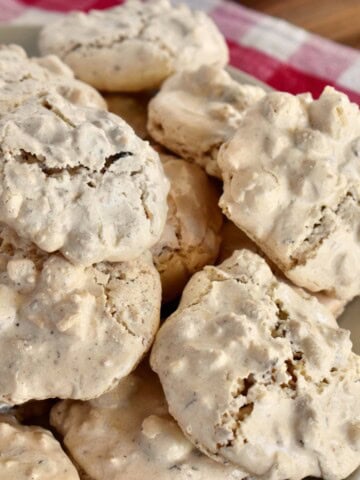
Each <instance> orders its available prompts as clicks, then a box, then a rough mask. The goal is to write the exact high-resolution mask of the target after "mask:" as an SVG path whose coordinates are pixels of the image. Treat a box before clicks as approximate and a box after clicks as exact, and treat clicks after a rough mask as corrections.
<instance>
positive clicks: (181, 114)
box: [148, 66, 265, 178]
mask: <svg viewBox="0 0 360 480" xmlns="http://www.w3.org/2000/svg"><path fill="white" fill-rule="evenodd" d="M264 95H265V92H264V90H263V89H262V88H260V87H254V86H253V85H243V84H240V83H239V82H237V81H236V80H233V79H232V78H231V77H230V75H229V74H228V73H227V72H226V71H225V70H223V69H221V68H218V67H215V66H203V67H200V68H199V69H198V70H195V71H185V72H180V73H177V74H175V75H173V76H172V77H171V78H169V79H168V80H167V81H166V82H165V83H164V85H163V86H162V87H161V90H160V92H159V93H158V94H157V95H156V96H155V97H154V98H153V99H152V100H151V102H150V104H149V119H148V130H149V133H150V134H151V136H152V137H153V138H154V139H155V140H156V141H157V142H159V143H160V144H162V145H164V146H165V147H167V148H168V149H169V150H171V151H173V152H175V153H177V154H178V155H180V156H181V157H183V158H187V159H189V160H191V161H194V162H196V163H198V164H199V165H200V166H201V167H202V168H204V169H205V170H206V171H207V173H208V174H209V175H213V176H216V177H219V178H221V172H220V169H219V167H218V165H217V154H218V151H219V148H220V146H221V145H222V144H223V143H224V142H225V141H226V140H228V139H229V138H230V137H231V136H232V134H233V133H235V131H236V129H237V126H238V124H239V123H240V121H241V119H242V117H243V114H244V111H245V110H246V109H248V108H249V107H250V106H251V105H253V104H254V103H256V102H257V101H258V100H260V99H261V98H262V97H263V96H264Z"/></svg>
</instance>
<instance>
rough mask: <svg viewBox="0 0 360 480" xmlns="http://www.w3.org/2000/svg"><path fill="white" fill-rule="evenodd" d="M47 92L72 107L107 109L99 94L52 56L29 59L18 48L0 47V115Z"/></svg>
mask: <svg viewBox="0 0 360 480" xmlns="http://www.w3.org/2000/svg"><path fill="white" fill-rule="evenodd" d="M50 91H54V92H56V93H58V94H59V95H62V96H63V97H65V98H66V99H67V100H69V101H70V102H71V103H74V104H75V105H80V106H83V107H95V108H101V109H106V103H105V100H104V99H103V98H102V96H101V95H100V93H98V92H97V91H96V90H95V89H94V88H92V87H90V85H87V84H86V83H83V82H80V81H79V80H76V79H75V78H74V74H73V72H72V71H71V70H70V68H69V67H68V66H67V65H65V64H64V63H63V62H62V61H61V60H60V59H59V58H58V57H56V56H55V55H47V56H46V57H41V58H29V57H28V56H27V55H26V52H25V50H23V49H22V48H21V47H19V46H18V45H0V115H3V114H5V113H7V112H10V111H11V110H13V109H14V108H16V107H18V106H19V105H21V104H22V103H24V102H25V101H26V100H28V99H29V98H30V97H33V96H38V97H39V96H42V95H45V94H47V93H49V92H50Z"/></svg>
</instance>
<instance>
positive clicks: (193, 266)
mask: <svg viewBox="0 0 360 480" xmlns="http://www.w3.org/2000/svg"><path fill="white" fill-rule="evenodd" d="M160 158H161V160H162V162H163V166H164V171H165V175H166V176H167V178H168V179H169V181H170V192H169V195H168V216H167V220H166V224H165V229H164V231H163V233H162V236H161V238H160V240H159V241H158V242H157V243H156V245H154V247H152V249H151V251H152V253H153V258H154V263H155V266H156V268H157V269H158V271H159V273H160V275H161V283H162V288H163V300H165V301H168V300H172V299H174V298H176V297H177V296H179V295H181V292H182V290H183V288H184V286H185V284H186V282H187V281H188V279H189V278H190V277H191V275H192V274H193V273H195V272H197V271H198V270H201V269H202V268H203V266H204V265H207V264H212V263H214V262H215V260H216V258H217V255H218V252H219V246H220V228H221V225H222V214H221V210H220V209H219V207H218V200H219V193H218V191H217V188H216V187H215V185H214V184H213V183H212V182H211V180H210V179H209V178H208V177H207V175H206V174H205V173H204V172H203V170H201V168H200V167H198V166H197V165H193V164H191V163H189V162H186V161H184V160H181V159H179V158H176V157H173V156H170V155H164V154H160Z"/></svg>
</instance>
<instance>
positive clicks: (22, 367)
mask: <svg viewBox="0 0 360 480" xmlns="http://www.w3.org/2000/svg"><path fill="white" fill-rule="evenodd" d="M0 238H1V247H0V305H1V308H0V319H1V322H0V324H1V326H0V359H1V361H0V402H4V403H7V404H9V405H14V404H20V403H24V402H26V401H28V400H31V399H35V400H41V399H46V398H55V397H58V398H74V399H83V400H87V399H89V398H95V397H97V396H99V395H101V394H102V393H104V392H105V391H107V390H109V389H110V388H113V387H114V386H116V384H117V382H118V381H119V380H120V379H121V378H123V377H124V376H126V375H128V374H129V373H130V372H131V371H132V370H133V369H134V368H135V366H136V365H137V363H138V362H139V361H140V360H141V358H142V356H143V355H144V354H145V352H146V351H147V350H148V349H149V347H150V345H151V343H152V341H153V339H154V335H155V332H156V330H157V328H158V325H159V319H160V302H161V287H160V279H159V274H158V272H157V271H156V269H155V267H154V266H153V264H152V260H151V255H150V254H149V253H147V254H144V255H142V256H141V257H139V258H138V259H137V260H133V261H131V262H126V263H112V264H110V263H105V262H104V263H99V264H96V265H94V266H92V267H82V266H74V265H72V264H71V263H70V262H68V261H67V260H65V259H64V258H63V257H62V256H60V255H55V254H52V255H49V254H46V253H44V252H41V251H40V250H39V249H37V248H36V247H35V246H34V245H33V244H30V243H27V242H25V241H24V240H21V239H20V238H19V237H17V236H16V234H15V233H12V232H11V231H9V230H8V229H7V228H4V227H2V228H1V235H0Z"/></svg>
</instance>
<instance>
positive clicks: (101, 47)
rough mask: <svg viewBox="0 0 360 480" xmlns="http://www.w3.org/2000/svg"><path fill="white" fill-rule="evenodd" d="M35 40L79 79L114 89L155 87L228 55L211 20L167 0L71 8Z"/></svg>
mask: <svg viewBox="0 0 360 480" xmlns="http://www.w3.org/2000/svg"><path fill="white" fill-rule="evenodd" d="M39 46H40V50H41V52H42V53H43V54H48V53H55V54H57V55H58V56H59V57H60V58H61V59H62V60H63V61H64V62H65V63H67V64H68V65H70V67H71V68H72V69H73V70H74V72H75V74H76V76H77V77H78V78H80V79H81V80H84V81H85V82H87V83H89V84H90V85H93V86H94V87H96V88H98V89H99V90H104V91H115V92H116V91H118V92H121V91H124V92H131V91H140V90H146V89H151V88H157V87H159V85H160V84H161V83H162V82H163V81H164V80H165V78H167V77H168V76H169V75H171V74H172V73H174V72H176V71H179V70H183V69H187V68H197V67H198V66H200V65H204V64H216V65H220V66H224V65H225V64H226V63H227V61H228V50H227V47H226V43H225V40H224V38H223V36H222V35H221V33H220V32H219V30H218V29H217V27H216V26H215V24H214V23H213V21H212V20H211V19H210V18H209V17H208V16H207V15H206V14H205V13H203V12H200V11H191V10H190V9H189V8H188V7H187V6H186V5H178V6H171V4H170V2H169V1H168V0H153V1H149V2H146V3H142V2H140V1H135V0H133V1H129V2H126V3H125V4H124V5H123V6H119V7H115V8H112V9H108V10H106V11H100V10H93V11H91V12H90V13H89V14H85V13H80V12H76V13H72V14H70V15H67V16H66V17H64V18H62V19H60V20H58V21H56V22H54V23H52V24H49V25H47V26H46V27H44V29H43V30H42V32H41V34H40V40H39Z"/></svg>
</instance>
